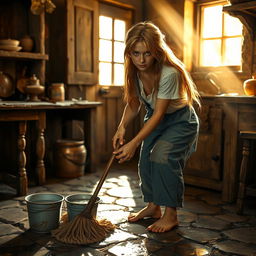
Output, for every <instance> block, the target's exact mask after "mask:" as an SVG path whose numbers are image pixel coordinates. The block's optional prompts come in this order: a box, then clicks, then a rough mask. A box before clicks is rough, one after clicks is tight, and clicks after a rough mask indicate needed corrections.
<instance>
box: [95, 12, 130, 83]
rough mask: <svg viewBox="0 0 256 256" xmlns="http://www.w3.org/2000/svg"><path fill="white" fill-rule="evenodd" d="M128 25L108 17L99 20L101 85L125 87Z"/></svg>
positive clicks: (101, 17)
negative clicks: (125, 42)
mask: <svg viewBox="0 0 256 256" xmlns="http://www.w3.org/2000/svg"><path fill="white" fill-rule="evenodd" d="M125 32H126V23H125V21H123V20H120V19H115V18H112V17H107V16H100V18H99V35H100V38H99V84H100V85H119V86H120V85H124V46H125V45H124V40H125Z"/></svg>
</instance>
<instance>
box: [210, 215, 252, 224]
mask: <svg viewBox="0 0 256 256" xmlns="http://www.w3.org/2000/svg"><path fill="white" fill-rule="evenodd" d="M215 217H216V218H218V219H221V220H224V221H227V222H230V223H234V222H246V221H247V220H248V219H249V217H248V216H241V215H237V214H232V213H227V214H222V215H216V216H215Z"/></svg>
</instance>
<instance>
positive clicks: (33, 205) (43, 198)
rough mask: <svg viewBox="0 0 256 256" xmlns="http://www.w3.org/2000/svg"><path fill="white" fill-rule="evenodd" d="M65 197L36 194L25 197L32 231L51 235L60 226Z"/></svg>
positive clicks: (51, 194) (52, 194)
mask: <svg viewBox="0 0 256 256" xmlns="http://www.w3.org/2000/svg"><path fill="white" fill-rule="evenodd" d="M63 200H64V196H62V195H59V194H55V193H36V194H31V195H28V196H26V197H25V201H26V203H27V209H28V220H29V226H30V229H31V230H32V231H34V232H37V233H49V232H50V231H51V230H53V229H56V228H57V227H58V226H59V220H60V213H61V206H62V202H63Z"/></svg>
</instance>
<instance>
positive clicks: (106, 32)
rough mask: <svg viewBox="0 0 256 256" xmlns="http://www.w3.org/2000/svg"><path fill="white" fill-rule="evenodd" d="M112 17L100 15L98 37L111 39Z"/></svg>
mask: <svg viewBox="0 0 256 256" xmlns="http://www.w3.org/2000/svg"><path fill="white" fill-rule="evenodd" d="M112 20H113V19H112V18H110V17H106V16H100V24H99V33H100V38H104V39H112Z"/></svg>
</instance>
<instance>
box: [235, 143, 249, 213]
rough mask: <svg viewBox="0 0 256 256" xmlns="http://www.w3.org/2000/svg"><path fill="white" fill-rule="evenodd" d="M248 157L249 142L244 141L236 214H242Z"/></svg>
mask: <svg viewBox="0 0 256 256" xmlns="http://www.w3.org/2000/svg"><path fill="white" fill-rule="evenodd" d="M249 155H250V140H248V139H244V140H243V153H242V156H243V157H242V162H241V167H240V178H239V190H238V196H237V213H238V214H242V213H243V206H244V197H245V190H246V180H247V171H248V169H247V168H248V160H249Z"/></svg>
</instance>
